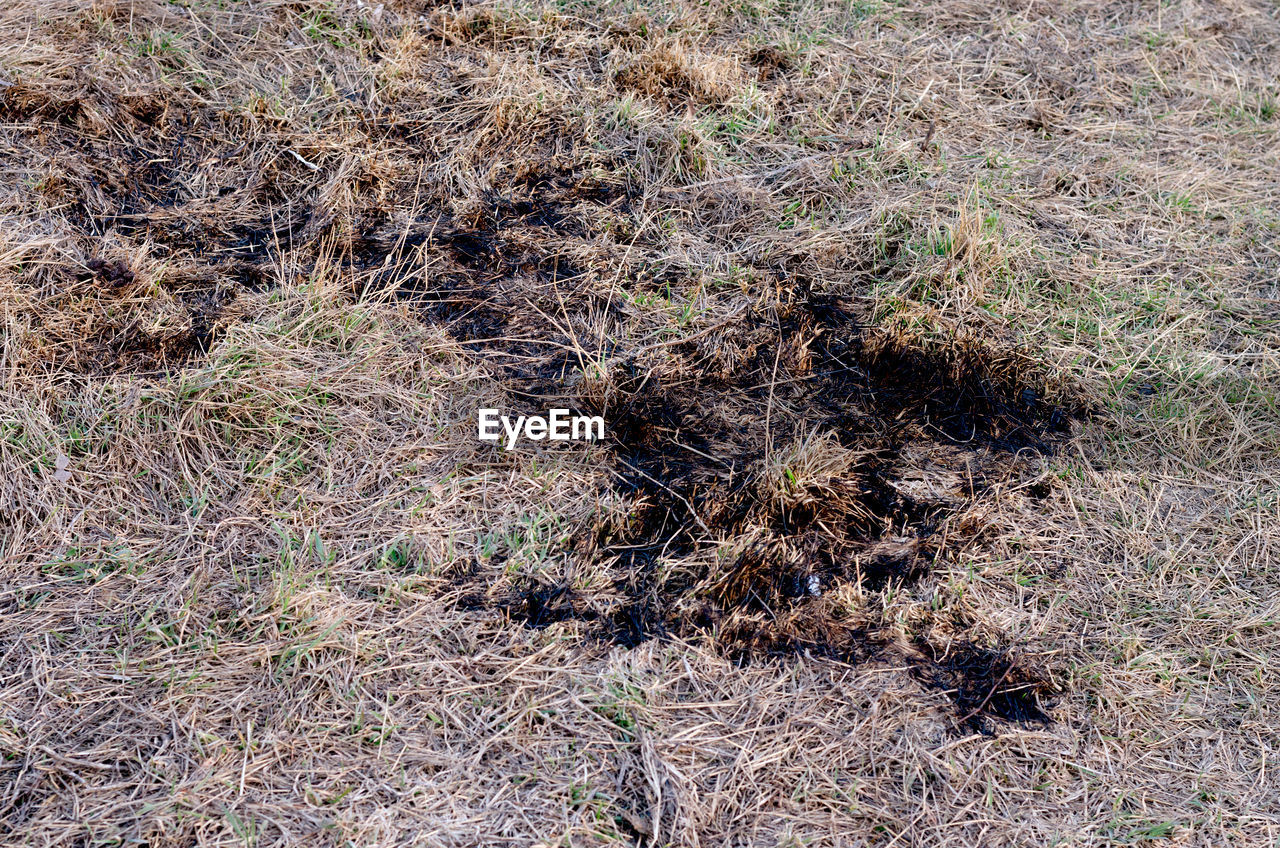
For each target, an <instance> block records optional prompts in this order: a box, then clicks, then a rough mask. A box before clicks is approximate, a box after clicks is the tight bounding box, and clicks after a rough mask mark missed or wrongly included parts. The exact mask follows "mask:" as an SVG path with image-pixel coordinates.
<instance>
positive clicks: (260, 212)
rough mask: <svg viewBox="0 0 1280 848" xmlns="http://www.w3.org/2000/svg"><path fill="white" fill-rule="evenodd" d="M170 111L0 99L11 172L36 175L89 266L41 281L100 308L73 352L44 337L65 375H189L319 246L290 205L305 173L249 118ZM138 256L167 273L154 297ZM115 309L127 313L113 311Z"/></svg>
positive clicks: (30, 97) (72, 100)
mask: <svg viewBox="0 0 1280 848" xmlns="http://www.w3.org/2000/svg"><path fill="white" fill-rule="evenodd" d="M166 97H167V95H161V94H157V95H154V96H140V95H123V94H120V93H118V92H114V91H109V90H106V89H103V88H101V87H99V86H97V85H96V84H91V85H90V86H89V87H88V88H87V89H86V90H83V91H74V92H65V93H60V94H53V93H50V92H49V91H44V90H40V89H36V88H33V87H29V86H26V85H21V84H19V85H14V86H8V87H6V88H5V89H4V91H3V92H0V117H3V118H4V120H5V123H6V124H7V125H8V126H7V133H8V137H9V139H10V142H11V144H10V149H11V151H12V155H11V157H10V159H11V161H7V162H6V164H7V165H8V166H9V167H11V168H13V169H14V170H15V171H20V170H28V171H35V172H36V174H37V175H38V178H36V179H33V180H31V183H30V195H31V198H32V200H33V202H36V203H39V204H41V205H43V206H47V207H50V208H52V209H56V210H57V213H58V217H59V218H60V219H62V220H63V221H65V223H66V225H67V226H68V227H69V228H71V230H72V232H73V233H74V234H75V235H76V241H77V242H78V247H79V248H80V251H81V253H82V255H83V257H84V258H83V259H81V260H79V261H71V262H67V263H66V264H65V265H63V266H61V267H50V268H48V269H47V270H43V271H41V273H43V274H51V275H52V278H51V279H49V280H48V282H51V283H53V288H54V290H55V291H56V292H57V297H58V298H70V299H76V300H78V301H83V300H84V299H85V298H90V299H94V298H96V299H98V300H100V301H101V303H102V306H101V308H99V309H97V310H91V312H92V313H93V320H92V322H91V323H90V325H89V326H83V325H81V326H75V327H68V328H67V330H66V337H65V338H59V337H58V336H59V333H60V331H59V329H58V328H56V327H50V328H48V335H49V336H51V337H52V338H53V340H54V341H55V342H56V344H55V345H54V347H53V348H52V350H53V351H54V352H53V353H52V354H51V356H52V357H53V360H54V361H53V363H52V364H53V365H54V366H55V367H57V368H59V369H61V370H64V371H67V372H70V373H89V374H94V373H98V374H101V373H118V372H139V371H142V372H146V371H155V370H159V369H164V368H171V367H176V366H181V365H183V364H185V363H187V362H189V361H191V360H192V358H193V357H196V356H199V355H200V354H202V353H204V352H206V351H207V350H208V348H209V346H210V344H211V343H212V342H213V341H214V340H215V339H216V338H217V336H218V334H219V333H221V332H222V330H223V329H224V327H225V325H226V317H225V314H226V310H227V307H228V306H231V305H232V304H234V303H235V301H236V300H237V298H238V297H239V296H240V294H241V293H243V292H245V291H261V290H263V289H265V288H267V287H269V286H270V285H271V284H272V281H273V280H274V278H275V273H276V271H275V269H276V267H277V266H278V264H279V260H280V258H281V256H282V255H284V254H287V253H289V252H290V251H291V250H294V249H295V248H297V247H299V246H301V244H302V242H303V241H304V240H307V239H310V238H312V237H313V235H314V234H310V235H307V236H306V237H305V239H304V237H303V234H302V230H303V228H304V227H305V226H306V225H307V224H308V223H309V221H310V215H309V210H299V209H297V208H296V207H295V206H294V205H293V201H292V200H291V199H292V198H297V197H303V196H305V195H306V194H307V192H308V190H309V189H310V188H312V187H313V186H312V183H313V182H314V180H315V179H316V176H315V174H313V173H312V171H311V170H310V169H308V168H306V167H305V166H304V165H303V164H302V163H300V162H299V161H298V160H297V159H296V158H295V157H292V156H289V155H284V152H283V151H281V150H279V149H277V148H276V146H275V145H274V144H273V143H272V142H271V141H270V140H267V139H263V138H258V137H255V136H256V135H260V134H256V133H255V132H254V128H253V127H252V126H251V123H250V122H249V120H248V119H247V118H245V117H243V116H235V115H231V114H228V113H223V112H218V111H216V110H213V109H206V108H196V109H192V108H189V107H187V106H183V107H182V108H177V107H176V106H174V105H173V104H172V103H171V102H170V101H169V100H168V99H166ZM230 140H236V141H238V143H235V144H233V143H230ZM15 157H16V158H15ZM130 244H132V245H134V246H139V245H144V244H145V245H146V246H147V248H146V249H147V252H148V253H149V255H150V257H151V258H152V259H153V260H154V262H153V267H154V268H163V273H162V274H160V275H158V276H151V277H148V278H147V279H146V282H147V283H148V284H149V285H146V286H141V285H136V283H138V282H139V280H140V279H142V277H141V275H140V270H139V269H138V268H136V267H131V266H130V264H129V261H128V260H126V259H125V258H124V255H125V252H126V251H125V250H124V247H125V246H126V245H130ZM115 298H128V299H129V301H130V304H129V306H130V308H129V309H123V308H117V307H116V306H113V305H112V304H111V300H112V299H115ZM59 305H60V304H59V301H58V300H57V299H55V300H53V301H45V302H44V304H43V306H44V308H45V309H46V310H52V311H57V310H58V309H59ZM157 314H163V315H164V320H156V318H157Z"/></svg>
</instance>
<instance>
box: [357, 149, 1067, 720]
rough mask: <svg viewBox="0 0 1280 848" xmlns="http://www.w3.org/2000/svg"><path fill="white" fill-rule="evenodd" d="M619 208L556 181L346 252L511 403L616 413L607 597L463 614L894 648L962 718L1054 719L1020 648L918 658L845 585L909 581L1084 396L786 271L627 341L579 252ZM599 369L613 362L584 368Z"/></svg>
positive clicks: (759, 650) (579, 545) (760, 647)
mask: <svg viewBox="0 0 1280 848" xmlns="http://www.w3.org/2000/svg"><path fill="white" fill-rule="evenodd" d="M627 204H628V199H627V197H626V195H625V194H624V193H623V192H622V191H621V189H617V188H610V187H604V186H600V185H598V184H593V183H591V182H590V181H588V180H586V179H584V177H583V175H582V174H580V173H574V172H556V173H555V175H554V176H553V177H549V178H537V179H531V180H529V181H528V182H525V183H516V184H513V185H511V186H508V187H507V189H505V190H504V191H503V192H500V193H497V194H495V195H493V196H491V197H489V198H487V199H486V203H485V204H484V205H483V206H482V207H481V208H480V209H479V210H478V211H477V212H476V213H475V214H474V215H473V216H471V217H470V218H467V219H459V218H456V217H450V216H447V215H440V216H438V217H436V218H435V219H432V220H425V221H422V222H420V223H419V224H418V225H415V226H414V227H410V228H408V229H407V230H402V231H401V232H400V233H399V234H398V235H392V234H387V235H382V236H374V237H371V238H369V239H368V240H367V241H366V242H365V244H364V247H363V248H362V251H358V252H357V253H356V254H354V256H355V258H354V259H353V264H354V265H355V266H356V267H357V268H359V269H360V270H363V271H365V272H367V279H368V285H370V286H383V287H387V286H390V287H393V288H394V289H395V290H396V291H397V292H398V293H399V295H400V296H402V297H406V298H408V299H410V300H412V301H413V302H415V303H416V304H417V305H418V307H419V309H420V313H421V314H422V316H423V318H424V320H429V321H432V322H437V323H440V324H442V325H443V326H444V327H445V328H446V330H447V331H448V332H449V333H450V334H451V335H453V337H454V338H456V339H457V340H458V341H459V342H460V343H462V344H463V346H464V347H466V348H467V349H469V350H471V351H472V352H474V353H475V355H477V356H478V357H480V358H481V359H482V360H483V361H484V362H485V363H486V364H487V365H488V366H489V367H490V368H491V369H492V370H493V372H494V373H495V374H496V375H497V376H498V377H499V378H500V379H502V380H503V382H504V384H505V385H506V386H507V387H508V388H509V391H510V394H511V398H512V405H513V407H514V408H516V409H520V408H521V407H525V406H527V407H528V408H530V409H536V410H545V409H546V408H547V407H548V406H551V405H553V404H555V405H564V406H568V407H570V408H573V409H576V410H580V411H585V412H589V413H592V414H600V415H603V416H604V417H605V419H606V421H607V433H608V450H609V453H610V455H611V461H612V474H611V476H610V480H609V486H610V488H611V489H612V490H613V492H614V493H615V494H616V495H618V496H620V497H621V498H622V499H623V501H624V503H625V504H626V506H627V508H626V509H625V511H623V512H622V513H621V514H619V515H616V516H613V517H610V518H607V519H602V520H601V521H600V523H599V524H598V525H597V526H594V527H591V528H586V529H584V530H583V531H582V532H580V533H578V534H577V536H576V537H575V538H574V539H573V540H572V542H571V544H570V545H569V550H567V551H565V552H564V554H565V555H567V556H572V557H577V558H581V559H585V560H586V561H588V562H590V563H591V564H592V569H593V573H596V574H601V573H602V574H603V575H604V576H605V577H607V579H608V581H609V588H608V590H607V591H603V592H597V591H591V592H587V591H580V590H576V589H574V588H573V587H570V586H568V585H559V584H554V583H549V582H546V581H545V579H543V578H538V579H529V578H520V579H518V580H516V581H515V582H514V584H513V583H511V582H509V581H505V580H501V581H498V583H496V584H493V585H490V586H488V587H487V588H485V587H484V586H483V585H480V584H483V583H484V576H483V574H477V575H475V576H474V577H473V579H472V581H471V584H470V585H471V586H472V587H473V590H474V591H471V592H469V593H468V595H467V597H468V598H469V599H470V600H469V601H468V602H467V603H468V605H470V606H488V607H489V608H493V609H498V610H500V611H501V612H502V614H503V615H504V616H505V617H507V618H508V619H510V620H512V621H519V622H522V623H523V624H525V625H527V626H529V627H533V628H545V627H547V626H550V625H552V624H555V623H557V622H564V621H576V622H582V623H585V625H586V627H587V629H588V631H589V632H590V633H592V634H594V636H595V637H596V638H598V639H601V640H604V641H606V642H610V643H613V644H617V645H621V646H624V647H630V646H634V645H636V644H639V643H641V642H644V641H646V640H648V639H652V638H657V637H663V636H668V635H674V636H679V637H683V638H695V639H703V638H705V639H709V640H711V641H712V642H714V643H715V644H716V645H718V646H719V647H720V648H721V649H722V650H723V651H725V652H726V654H727V655H729V656H731V657H733V658H735V659H737V660H739V661H742V662H750V661H756V660H759V659H764V658H769V657H775V656H785V655H790V654H794V653H796V652H805V653H808V654H811V655H818V656H826V657H831V658H835V659H839V660H842V661H847V662H860V661H864V660H866V659H867V658H870V657H875V656H882V655H886V656H889V658H890V659H892V660H895V661H906V662H909V663H910V664H911V665H912V667H913V668H915V669H916V671H917V675H918V677H919V679H920V680H922V681H923V682H925V683H926V684H928V685H930V686H934V687H936V688H938V689H940V690H942V691H945V692H947V693H948V694H950V695H951V697H952V698H953V700H954V701H955V703H956V710H957V717H958V718H959V719H960V720H961V721H962V723H965V724H968V725H970V726H974V727H978V726H982V727H985V726H986V725H985V724H983V722H984V721H986V720H987V719H988V718H990V717H998V718H1002V719H1006V720H1010V721H1017V722H1026V721H1042V720H1044V719H1045V714H1044V713H1043V711H1042V709H1041V708H1040V707H1039V706H1038V704H1039V703H1040V700H1039V699H1043V698H1045V697H1047V696H1048V695H1049V694H1050V693H1051V691H1052V687H1051V685H1050V684H1049V683H1048V682H1047V678H1043V677H1041V676H1038V675H1037V674H1036V672H1035V671H1033V670H1031V669H1030V667H1029V666H1026V665H1024V663H1023V661H1022V660H1020V659H1018V658H1017V655H1016V653H1015V652H1012V651H1007V650H1004V649H1000V648H979V647H976V646H970V647H969V648H968V649H966V650H961V649H959V648H953V649H951V650H950V652H949V653H944V652H943V651H942V650H941V649H936V650H935V649H933V648H931V647H930V646H931V645H932V644H933V643H932V642H930V641H928V640H922V641H921V642H920V644H919V645H917V646H916V648H915V650H914V651H913V652H912V653H911V654H910V655H904V654H903V653H902V652H901V650H899V649H897V648H895V647H894V646H893V640H892V639H890V638H889V637H888V636H887V631H886V630H885V628H884V626H883V624H881V623H877V622H875V621H861V620H855V618H854V617H852V616H850V615H849V614H847V612H845V611H842V610H840V609H839V608H838V607H837V602H836V600H835V598H836V595H837V591H836V590H839V589H840V588H841V587H845V586H857V587H858V589H859V591H861V592H862V593H864V594H869V595H872V596H874V595H877V594H886V593H893V592H899V591H903V590H908V589H910V587H911V586H913V585H914V584H915V583H916V582H918V581H919V580H920V579H921V578H923V577H925V576H926V575H927V574H928V573H929V570H930V566H931V564H932V562H933V560H934V558H935V556H936V555H937V553H938V548H939V545H940V544H941V538H940V535H941V534H940V533H939V529H940V528H941V527H942V525H943V523H944V522H945V521H946V520H947V518H948V516H949V515H951V514H952V513H954V512H955V510H956V508H957V507H958V506H960V505H963V504H964V503H966V502H968V501H969V500H971V499H973V498H975V497H981V496H982V493H983V491H984V489H985V488H986V487H987V486H988V484H989V482H990V478H991V477H992V475H993V474H996V473H998V472H999V470H1000V469H1003V470H1004V471H1005V472H1007V471H1008V470H1009V469H1010V468H1011V466H1012V464H1013V463H1014V462H1016V461H1018V456H1019V455H1020V454H1022V453H1027V452H1029V453H1033V454H1040V453H1046V452H1049V451H1051V450H1052V448H1053V444H1054V441H1055V439H1057V438H1059V437H1060V435H1061V434H1062V433H1064V432H1066V430H1067V429H1068V420H1069V418H1070V417H1071V415H1072V414H1074V410H1068V409H1064V408H1063V407H1061V406H1059V405H1056V404H1054V403H1052V402H1050V401H1049V400H1047V399H1046V397H1045V393H1044V391H1043V390H1042V389H1041V388H1040V387H1039V386H1038V385H1037V381H1036V380H1035V374H1036V369H1035V366H1034V363H1030V362H1028V361H1026V360H1025V359H1024V358H1022V357H1020V356H1018V355H1014V354H1009V355H1003V356H1001V355H996V354H995V353H993V352H992V350H991V349H988V348H987V347H985V346H983V345H981V344H979V343H963V342H954V343H950V344H946V345H938V346H936V347H932V348H929V347H925V346H923V345H920V344H913V343H910V342H907V341H904V340H901V339H897V338H894V337H891V336H889V335H887V334H885V333H883V332H880V331H878V330H875V329H874V328H872V329H868V328H866V327H864V326H862V325H861V323H860V322H859V320H858V318H857V310H856V307H855V305H854V304H853V303H851V302H850V301H848V300H845V299H842V298H840V297H835V296H832V295H829V294H825V293H820V292H816V291H814V290H813V287H812V286H811V285H810V284H808V282H807V281H805V280H800V279H795V278H790V277H787V276H785V275H783V274H778V275H775V276H774V277H773V278H772V282H773V287H774V291H775V292H776V299H773V300H772V301H770V300H768V299H761V300H760V301H757V302H756V303H754V304H753V305H752V307H751V308H750V309H749V310H748V311H747V312H746V313H745V314H743V315H742V316H741V320H738V321H734V322H729V323H728V324H726V325H725V326H724V328H723V329H722V330H720V331H719V332H716V333H704V334H702V335H701V336H697V337H694V338H691V339H690V340H689V341H681V340H680V339H678V338H677V339H669V340H664V341H663V342H662V343H661V345H649V346H646V345H644V344H635V345H633V346H631V347H628V346H627V344H626V343H625V342H623V341H622V340H621V338H620V336H621V334H619V333H615V332H613V329H614V328H615V327H620V326H623V324H622V319H621V317H620V316H619V315H618V314H617V311H616V310H617V305H616V299H614V298H611V297H609V296H603V295H601V294H600V293H599V291H598V290H597V289H596V288H595V287H594V286H595V284H596V283H598V281H599V277H600V270H601V269H593V268H592V267H590V265H588V264H586V263H583V262H581V261H580V260H579V258H578V256H577V255H576V254H575V251H574V247H575V246H576V245H581V243H582V242H583V241H584V240H586V239H588V238H590V237H593V236H597V235H599V233H598V231H593V230H592V229H591V225H590V223H589V222H590V221H592V220H598V218H599V216H600V213H601V211H602V210H610V211H614V212H617V211H625V210H626V208H627ZM428 265H429V266H430V273H424V272H422V270H421V269H423V268H424V267H426V266H428ZM603 270H604V271H605V272H608V271H609V269H608V268H607V267H606V268H605V269H603ZM627 282H628V283H629V284H631V285H632V286H633V287H634V288H635V289H637V290H642V291H651V290H652V289H653V288H654V286H653V285H652V284H651V283H650V284H649V285H646V283H644V282H643V281H638V280H628V281H627ZM693 335H694V334H693V333H691V336H693ZM588 363H590V364H591V365H592V367H593V369H594V370H595V371H596V372H603V373H602V374H601V373H597V374H595V375H594V376H591V377H589V376H588V373H587V372H588V367H587V366H588ZM826 437H829V438H826ZM824 438H825V441H824ZM806 440H809V442H810V452H811V453H813V454H814V455H818V454H823V452H824V451H825V452H827V453H828V454H831V455H832V456H836V457H837V460H838V461H836V462H835V463H834V464H830V463H828V464H825V465H824V463H823V462H816V465H817V469H816V470H814V469H809V470H806V469H805V465H806V462H811V461H813V457H812V456H811V457H809V458H807V459H806V456H805V450H804V449H800V450H799V451H798V452H796V451H795V449H794V446H795V445H798V444H799V445H803V444H805V443H806ZM908 448H912V449H913V451H908V450H907V449H908ZM922 448H923V450H924V451H925V452H926V453H927V452H929V451H930V450H933V449H936V451H935V454H936V456H937V459H936V463H937V464H939V465H941V466H943V468H944V470H945V471H949V472H951V473H952V476H954V477H955V478H956V483H955V485H954V486H953V487H952V491H951V492H950V493H949V494H948V495H946V496H938V495H931V496H922V495H921V494H919V493H917V492H913V490H912V489H911V488H910V487H909V486H906V485H903V482H902V481H903V479H904V478H906V477H908V476H909V475H910V473H911V472H913V471H918V470H919V469H916V468H914V467H913V465H912V463H913V462H916V461H917V460H915V459H912V458H911V456H914V455H916V454H918V453H920V451H921V449H922ZM793 466H794V467H793ZM521 581H523V582H521ZM502 585H505V586H506V587H507V588H499V586H502ZM872 605H873V604H872ZM962 624H963V623H962ZM968 624H972V622H970V623H968ZM961 629H962V630H963V627H962V628H961ZM992 675H994V677H995V679H994V680H993V679H992Z"/></svg>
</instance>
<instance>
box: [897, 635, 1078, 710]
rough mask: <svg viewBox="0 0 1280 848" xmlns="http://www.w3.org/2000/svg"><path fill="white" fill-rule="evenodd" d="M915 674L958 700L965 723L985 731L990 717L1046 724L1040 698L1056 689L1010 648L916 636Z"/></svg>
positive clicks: (1048, 695)
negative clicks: (940, 640)
mask: <svg viewBox="0 0 1280 848" xmlns="http://www.w3.org/2000/svg"><path fill="white" fill-rule="evenodd" d="M917 647H918V648H919V650H920V654H919V656H918V657H917V658H916V660H917V662H916V665H915V673H916V675H917V676H918V677H920V678H921V679H922V680H923V681H924V682H926V683H928V684H929V685H931V686H933V687H934V688H937V689H941V690H943V691H945V692H946V693H947V694H949V695H950V696H951V697H952V699H953V700H954V701H955V704H956V710H957V712H958V714H959V716H960V723H961V724H965V725H967V726H969V727H971V728H972V729H974V730H978V731H986V730H987V729H988V719H989V718H990V717H993V716H994V717H998V718H1002V719H1004V720H1006V721H1012V722H1018V723H1023V724H1025V723H1028V722H1037V723H1042V724H1043V723H1047V722H1048V721H1049V717H1048V716H1047V715H1046V714H1045V712H1044V710H1043V708H1042V707H1041V703H1042V701H1043V700H1044V699H1046V698H1049V697H1051V696H1052V695H1053V694H1054V693H1055V687H1054V686H1053V684H1052V682H1051V681H1050V678H1049V676H1048V675H1047V674H1046V673H1045V672H1044V671H1043V670H1042V669H1039V668H1037V667H1036V666H1035V665H1033V664H1032V663H1030V662H1029V661H1027V660H1026V659H1025V658H1023V657H1021V656H1019V655H1018V653H1017V652H1016V651H1014V650H1011V649H1010V648H1008V647H1000V648H989V647H982V646H980V645H975V644H973V643H972V642H967V641H962V642H959V643H956V644H946V645H939V644H938V643H936V642H930V641H928V640H925V639H919V640H917Z"/></svg>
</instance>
